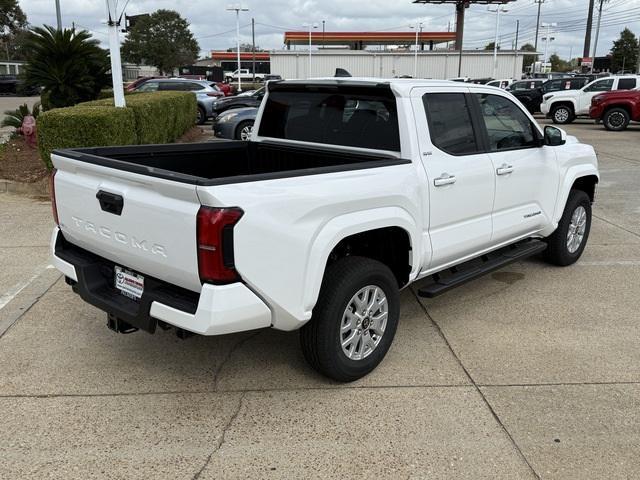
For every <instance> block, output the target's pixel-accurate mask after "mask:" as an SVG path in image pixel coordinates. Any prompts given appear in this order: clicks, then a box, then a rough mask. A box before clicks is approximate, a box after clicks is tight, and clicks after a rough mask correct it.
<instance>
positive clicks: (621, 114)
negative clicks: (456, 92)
mask: <svg viewBox="0 0 640 480" xmlns="http://www.w3.org/2000/svg"><path fill="white" fill-rule="evenodd" d="M454 80H456V81H464V82H468V83H483V84H486V85H488V86H494V87H498V88H502V89H505V90H507V91H509V92H511V94H512V95H513V96H514V97H516V98H517V99H518V100H519V101H520V102H521V103H522V104H523V105H524V106H525V107H526V108H527V110H529V112H531V113H532V114H535V113H542V114H544V115H545V116H547V117H548V118H551V120H552V121H553V122H554V123H557V124H567V123H571V122H573V121H574V120H575V119H576V118H579V117H585V118H587V117H588V118H592V119H594V120H596V121H597V122H602V124H603V125H604V127H605V128H606V129H607V130H612V131H621V130H625V129H626V128H627V127H628V126H629V123H630V122H632V121H636V122H638V121H640V75H634V74H625V75H612V76H602V75H591V76H589V75H584V76H566V77H562V76H559V78H551V79H544V78H532V79H527V80H518V81H513V80H510V79H498V80H492V79H476V80H472V79H466V78H465V79H463V78H461V79H454Z"/></svg>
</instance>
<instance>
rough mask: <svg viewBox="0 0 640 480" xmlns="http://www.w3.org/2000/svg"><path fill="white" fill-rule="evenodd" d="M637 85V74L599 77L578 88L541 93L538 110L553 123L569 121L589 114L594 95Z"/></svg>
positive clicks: (639, 79)
mask: <svg viewBox="0 0 640 480" xmlns="http://www.w3.org/2000/svg"><path fill="white" fill-rule="evenodd" d="M639 85H640V76H639V75H624V76H613V77H605V78H600V79H598V80H594V81H593V82H591V83H589V84H587V85H585V86H584V87H582V88H581V89H580V90H567V91H561V92H555V93H547V94H545V95H543V97H542V104H541V105H540V111H541V112H542V113H543V114H544V115H546V116H547V117H550V118H551V119H552V120H553V123H559V124H565V123H571V122H573V121H574V120H575V119H576V117H581V116H587V117H588V116H589V110H590V108H591V99H592V98H593V97H595V96H596V95H600V94H602V93H604V92H610V91H615V90H631V89H634V88H636V87H637V86H639Z"/></svg>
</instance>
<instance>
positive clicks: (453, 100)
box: [422, 93, 478, 155]
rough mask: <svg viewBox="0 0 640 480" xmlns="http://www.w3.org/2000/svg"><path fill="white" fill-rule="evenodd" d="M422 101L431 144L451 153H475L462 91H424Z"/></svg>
mask: <svg viewBox="0 0 640 480" xmlns="http://www.w3.org/2000/svg"><path fill="white" fill-rule="evenodd" d="M422 102H423V103H424V109H425V111H426V113H427V121H428V123H429V133H430V135H431V143H433V145H434V146H436V147H438V148H439V149H440V150H442V151H444V152H447V153H450V154H451V155H471V154H474V153H478V142H477V138H476V132H475V131H474V128H473V123H472V121H471V112H470V110H469V105H468V102H467V96H466V95H465V94H464V93H427V94H425V95H424V96H423V97H422Z"/></svg>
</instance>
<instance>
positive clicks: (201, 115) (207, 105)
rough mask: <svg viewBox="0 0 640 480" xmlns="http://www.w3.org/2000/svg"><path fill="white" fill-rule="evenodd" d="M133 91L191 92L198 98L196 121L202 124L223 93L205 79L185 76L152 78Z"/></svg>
mask: <svg viewBox="0 0 640 480" xmlns="http://www.w3.org/2000/svg"><path fill="white" fill-rule="evenodd" d="M134 91H135V92H158V91H160V92H162V91H180V92H193V93H194V94H195V95H196V98H197V99H198V114H197V115H198V116H197V118H196V122H197V123H198V125H202V124H203V123H204V122H206V121H207V119H208V118H211V117H212V116H213V107H214V106H215V104H216V101H217V100H218V99H219V98H223V97H224V93H222V91H221V90H220V89H219V88H218V87H217V86H216V85H215V84H212V83H211V82H209V81H207V80H189V79H186V78H153V79H150V80H147V81H146V82H144V83H142V84H141V85H139V86H138V87H136V89H135V90H134Z"/></svg>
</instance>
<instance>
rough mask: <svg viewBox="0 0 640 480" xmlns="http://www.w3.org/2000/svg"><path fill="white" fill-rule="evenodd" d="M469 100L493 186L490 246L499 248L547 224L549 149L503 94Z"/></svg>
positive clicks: (553, 174) (552, 186)
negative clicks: (477, 113) (475, 106)
mask: <svg viewBox="0 0 640 480" xmlns="http://www.w3.org/2000/svg"><path fill="white" fill-rule="evenodd" d="M474 97H475V100H476V101H477V102H478V106H479V111H480V117H481V118H482V134H483V135H486V140H485V141H486V144H487V150H488V151H489V156H490V157H491V161H492V162H493V172H494V175H495V182H496V194H495V201H494V208H493V237H492V243H494V244H500V243H504V242H508V241H509V240H513V239H516V238H519V237H522V236H528V235H530V234H532V233H535V232H537V231H539V230H541V229H543V228H544V227H546V226H547V225H549V224H550V223H551V219H552V217H553V212H554V207H555V204H556V196H557V194H558V184H559V181H560V176H559V170H558V165H557V161H556V154H555V152H554V150H553V148H552V147H548V146H541V145H540V140H539V139H540V137H541V134H540V132H539V130H538V129H537V127H536V126H535V125H534V124H533V122H532V121H531V119H530V117H529V116H528V115H527V114H526V113H525V112H524V111H523V110H522V108H520V107H519V106H518V105H517V104H516V103H515V102H513V101H512V100H511V99H509V98H507V97H506V96H503V95H497V94H491V93H476V94H474Z"/></svg>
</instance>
